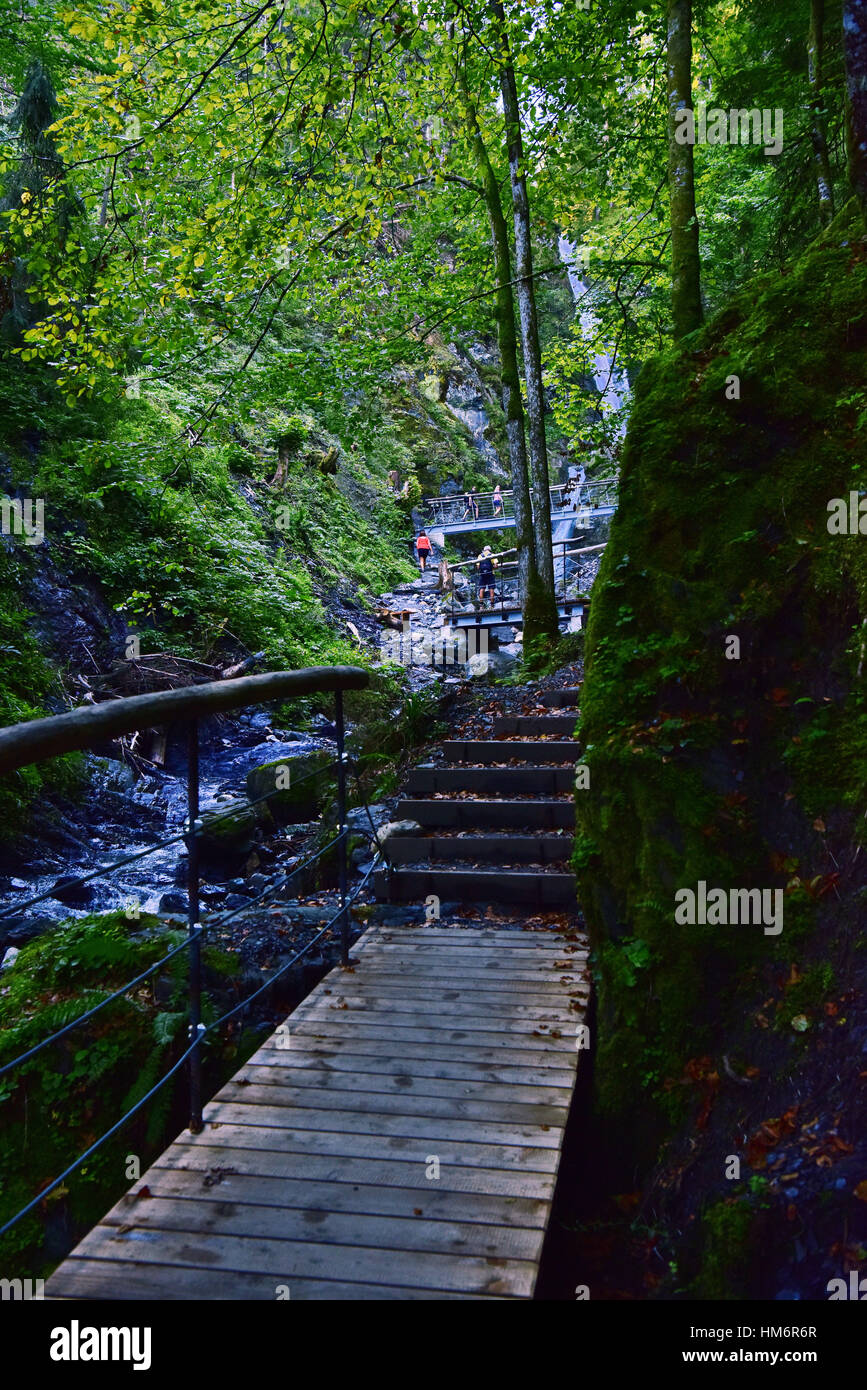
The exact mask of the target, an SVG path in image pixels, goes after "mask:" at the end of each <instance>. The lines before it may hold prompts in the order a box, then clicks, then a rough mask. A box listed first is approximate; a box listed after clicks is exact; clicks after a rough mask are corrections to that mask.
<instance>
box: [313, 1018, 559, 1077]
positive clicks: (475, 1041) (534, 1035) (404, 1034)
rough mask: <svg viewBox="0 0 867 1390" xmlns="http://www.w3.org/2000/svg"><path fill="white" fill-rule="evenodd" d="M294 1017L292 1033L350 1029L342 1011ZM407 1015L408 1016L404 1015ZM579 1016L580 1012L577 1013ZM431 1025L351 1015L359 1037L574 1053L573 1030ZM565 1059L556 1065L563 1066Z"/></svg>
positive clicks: (467, 1022) (326, 1034) (432, 1022)
mask: <svg viewBox="0 0 867 1390" xmlns="http://www.w3.org/2000/svg"><path fill="white" fill-rule="evenodd" d="M291 1017H292V1019H293V1020H294V1019H297V1020H298V1022H297V1024H296V1023H294V1022H293V1025H292V1036H294V1035H295V1034H296V1033H297V1034H298V1035H299V1036H303V1037H314V1038H327V1037H329V1036H334V1033H335V1031H339V1030H341V1029H342V1031H343V1032H344V1033H345V1032H346V1030H347V1026H348V1024H347V1020H346V1019H345V1018H344V1015H343V1012H342V1011H341V1010H336V1011H334V1012H330V1013H329V1014H328V1016H327V1017H321V1016H319V1015H316V1014H314V1015H313V1016H312V1017H308V1016H307V1015H304V1016H302V1017H300V1018H299V1016H298V1014H297V1013H294V1014H292V1015H291ZM404 1018H406V1016H404ZM576 1018H577V1015H576ZM429 1022H430V1026H429V1027H422V1026H421V1023H413V1022H412V1020H411V1018H406V1021H405V1022H404V1021H403V1020H402V1021H401V1022H400V1023H399V1024H398V1023H393V1022H391V1021H390V1020H389V1019H388V1017H387V1016H386V1015H382V1018H381V1021H377V1020H374V1019H370V1018H369V1017H368V1016H367V1015H365V1016H364V1017H363V1020H362V1016H361V1015H360V1014H358V1013H354V1014H353V1015H352V1025H351V1026H352V1036H353V1037H357V1038H384V1037H388V1038H391V1039H392V1040H393V1041H394V1042H395V1043H399V1044H400V1045H401V1049H402V1048H403V1044H404V1043H405V1042H409V1043H431V1044H433V1043H436V1045H437V1047H439V1045H440V1044H441V1043H442V1044H443V1045H444V1046H457V1045H458V1044H460V1043H462V1042H467V1043H468V1044H469V1046H471V1047H483V1048H485V1047H486V1048H500V1047H517V1048H520V1049H521V1050H522V1051H524V1052H534V1051H535V1052H539V1053H541V1054H544V1055H548V1054H554V1053H557V1054H560V1053H567V1054H571V1053H573V1052H574V1033H573V1036H572V1038H569V1037H566V1036H565V1035H564V1036H560V1037H557V1036H553V1035H550V1034H547V1033H543V1032H542V1031H541V1028H537V1029H536V1030H535V1031H534V1030H533V1026H532V1024H528V1025H527V1028H525V1029H521V1028H518V1027H515V1028H512V1029H509V1030H506V1029H493V1028H489V1029H487V1030H482V1029H478V1028H473V1027H472V1026H471V1025H472V1020H465V1021H462V1023H461V1026H460V1027H456V1026H455V1024H454V1022H451V1023H449V1022H447V1021H445V1020H443V1021H442V1025H441V1026H437V1022H436V1020H435V1019H431V1020H429ZM562 1064H563V1059H562V1057H561V1058H560V1061H559V1063H555V1065H560V1066H562Z"/></svg>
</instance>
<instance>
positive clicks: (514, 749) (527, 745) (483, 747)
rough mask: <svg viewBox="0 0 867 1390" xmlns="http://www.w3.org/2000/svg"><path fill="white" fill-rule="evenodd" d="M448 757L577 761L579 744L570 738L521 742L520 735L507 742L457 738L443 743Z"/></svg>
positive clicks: (485, 760)
mask: <svg viewBox="0 0 867 1390" xmlns="http://www.w3.org/2000/svg"><path fill="white" fill-rule="evenodd" d="M440 747H441V748H442V751H443V754H444V756H445V758H446V760H447V761H448V762H450V763H473V764H475V763H484V764H486V765H487V764H491V763H507V762H511V761H512V759H513V758H518V759H520V761H521V762H526V763H532V764H536V763H572V764H573V765H574V764H575V763H577V761H578V747H577V745H576V744H575V743H574V742H572V741H571V740H570V742H568V743H562V742H555V741H554V740H553V739H552V740H551V741H550V742H549V743H543V742H542V741H541V740H539V741H535V740H533V741H529V740H528V741H526V742H521V741H519V740H518V739H515V740H514V741H512V742H510V743H507V742H506V741H505V740H502V741H500V740H497V739H491V740H487V739H484V740H483V739H472V740H468V741H467V742H466V743H464V742H462V741H460V740H457V739H446V741H445V742H444V743H442V744H440Z"/></svg>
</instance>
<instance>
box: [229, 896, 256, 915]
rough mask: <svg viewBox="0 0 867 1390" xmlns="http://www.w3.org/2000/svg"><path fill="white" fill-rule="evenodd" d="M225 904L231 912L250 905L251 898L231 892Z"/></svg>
mask: <svg viewBox="0 0 867 1390" xmlns="http://www.w3.org/2000/svg"><path fill="white" fill-rule="evenodd" d="M225 906H226V907H227V908H228V909H229V911H230V912H234V911H235V910H236V909H238V908H242V907H249V906H250V899H249V898H245V897H242V896H241V894H240V893H229V894H228V896H227V897H226V902H225Z"/></svg>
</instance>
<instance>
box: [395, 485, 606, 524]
mask: <svg viewBox="0 0 867 1390" xmlns="http://www.w3.org/2000/svg"><path fill="white" fill-rule="evenodd" d="M617 485H618V479H617V478H601V479H600V480H599V481H598V482H584V483H578V482H574V481H573V482H569V483H557V484H556V485H555V486H554V487H552V488H551V489H550V495H551V515H552V516H564V517H565V516H570V515H572V514H575V515H576V516H577V519H578V520H579V521H580V517H581V512H582V511H587V512H592V511H595V510H596V509H597V508H600V507H616V506H617ZM472 499H473V505H472V506H469V507H468V506H467V501H466V494H462V495H460V496H457V497H426V498H425V499H424V504H423V505H424V506H425V507H426V508H427V510H428V516H427V519H428V522H429V523H430V524H431V525H434V526H437V527H449V526H460V525H466V526H471V525H472V523H473V522H482V521H483V522H491V521H502V523H503V525H507V524H508V522H509V520H510V519H514V515H515V508H514V495H513V493H512V492H502V493H501V494H500V496H499V497H496V495H495V494H494V493H493V492H476V493H473V494H472Z"/></svg>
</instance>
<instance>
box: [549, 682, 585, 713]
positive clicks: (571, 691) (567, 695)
mask: <svg viewBox="0 0 867 1390" xmlns="http://www.w3.org/2000/svg"><path fill="white" fill-rule="evenodd" d="M580 696H581V688H580V686H577V685H572V686H570V685H564V686H563V688H562V690H543V691H541V692H540V694H539V703H540V704H541V705H548V706H549V707H551V706H553V707H555V708H567V709H572V708H573V707H575V708H576V709H577V707H578V701H579V699H580Z"/></svg>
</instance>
